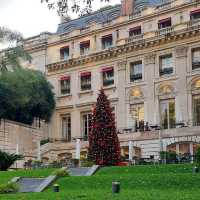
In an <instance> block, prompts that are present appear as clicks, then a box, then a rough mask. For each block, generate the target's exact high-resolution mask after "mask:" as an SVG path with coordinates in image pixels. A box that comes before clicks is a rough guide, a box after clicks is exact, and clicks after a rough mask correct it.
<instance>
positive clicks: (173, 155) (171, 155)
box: [160, 151, 177, 160]
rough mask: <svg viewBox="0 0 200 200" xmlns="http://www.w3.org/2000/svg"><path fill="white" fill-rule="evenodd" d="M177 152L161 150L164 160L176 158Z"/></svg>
mask: <svg viewBox="0 0 200 200" xmlns="http://www.w3.org/2000/svg"><path fill="white" fill-rule="evenodd" d="M176 156H177V155H176V152H173V151H161V152H160V158H161V159H162V160H164V159H166V160H176Z"/></svg>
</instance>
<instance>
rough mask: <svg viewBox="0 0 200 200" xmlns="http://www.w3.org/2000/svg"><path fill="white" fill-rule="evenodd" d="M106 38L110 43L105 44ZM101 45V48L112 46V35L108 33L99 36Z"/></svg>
mask: <svg viewBox="0 0 200 200" xmlns="http://www.w3.org/2000/svg"><path fill="white" fill-rule="evenodd" d="M106 40H110V44H109V45H106ZM101 46H102V49H103V50H104V49H109V48H111V47H112V46H113V35H112V34H108V35H104V36H102V38H101Z"/></svg>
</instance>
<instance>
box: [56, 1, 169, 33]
mask: <svg viewBox="0 0 200 200" xmlns="http://www.w3.org/2000/svg"><path fill="white" fill-rule="evenodd" d="M168 1H170V0H135V11H138V10H141V9H143V8H145V7H154V6H157V5H160V4H163V3H165V2H168ZM120 14H121V4H119V5H115V6H108V7H105V8H102V9H100V10H98V11H96V12H93V13H91V14H88V15H84V16H82V17H80V18H78V19H74V20H70V21H66V22H63V23H61V24H59V25H58V29H57V34H64V33H69V32H72V31H73V30H78V29H84V28H86V27H88V26H89V25H90V24H91V23H93V22H95V23H100V24H101V23H106V22H109V21H112V20H114V19H116V18H117V17H119V16H120Z"/></svg>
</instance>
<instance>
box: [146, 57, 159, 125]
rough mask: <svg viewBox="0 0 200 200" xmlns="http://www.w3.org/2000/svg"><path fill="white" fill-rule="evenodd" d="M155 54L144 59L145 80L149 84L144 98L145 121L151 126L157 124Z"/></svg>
mask: <svg viewBox="0 0 200 200" xmlns="http://www.w3.org/2000/svg"><path fill="white" fill-rule="evenodd" d="M154 69H155V54H148V55H146V56H145V58H144V80H145V82H146V83H147V86H146V89H145V91H146V92H145V93H146V94H144V98H145V99H146V101H145V104H146V106H145V107H146V110H145V119H146V120H147V122H149V124H155V116H154V115H155V110H156V108H155V88H154V78H155V74H154V71H155V70H154ZM156 111H157V110H156Z"/></svg>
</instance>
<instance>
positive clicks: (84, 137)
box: [81, 111, 92, 141]
mask: <svg viewBox="0 0 200 200" xmlns="http://www.w3.org/2000/svg"><path fill="white" fill-rule="evenodd" d="M84 116H86V120H87V127H85V125H86V124H85V121H84V120H85V119H84ZM90 117H91V118H90ZM90 123H92V112H90V111H85V112H82V113H81V135H82V137H83V140H84V141H88V137H89V133H90V131H91V124H90ZM85 131H86V132H85ZM86 133H87V134H86Z"/></svg>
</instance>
